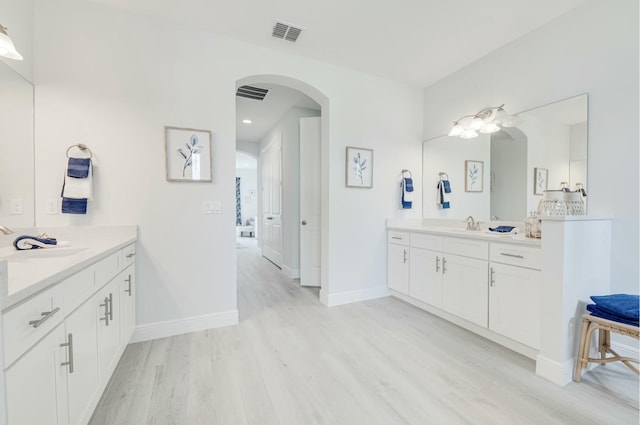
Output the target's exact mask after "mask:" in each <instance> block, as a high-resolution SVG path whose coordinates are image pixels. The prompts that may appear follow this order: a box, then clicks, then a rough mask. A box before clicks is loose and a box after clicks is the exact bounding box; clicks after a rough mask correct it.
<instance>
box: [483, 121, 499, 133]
mask: <svg viewBox="0 0 640 425" xmlns="http://www.w3.org/2000/svg"><path fill="white" fill-rule="evenodd" d="M496 131H500V127H498V126H497V125H495V124H494V123H489V124H485V125H483V126H482V128H481V129H480V133H482V134H490V133H495V132H496Z"/></svg>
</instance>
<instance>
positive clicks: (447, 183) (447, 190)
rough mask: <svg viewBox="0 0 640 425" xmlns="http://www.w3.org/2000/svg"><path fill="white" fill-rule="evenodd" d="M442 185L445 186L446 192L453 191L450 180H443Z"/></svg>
mask: <svg viewBox="0 0 640 425" xmlns="http://www.w3.org/2000/svg"><path fill="white" fill-rule="evenodd" d="M442 185H443V186H444V193H451V184H449V180H442Z"/></svg>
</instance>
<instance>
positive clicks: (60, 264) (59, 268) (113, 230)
mask: <svg viewBox="0 0 640 425" xmlns="http://www.w3.org/2000/svg"><path fill="white" fill-rule="evenodd" d="M38 230H39V233H42V232H43V231H46V233H47V234H48V235H49V236H50V237H52V238H56V239H57V240H58V241H59V242H60V241H67V242H69V244H68V245H66V246H60V247H54V248H42V249H34V250H25V251H18V250H16V249H15V248H14V247H13V246H3V247H0V310H6V309H8V308H11V307H12V306H14V305H16V304H18V303H19V302H21V301H23V300H25V299H27V298H29V297H31V296H33V295H35V294H37V293H39V292H41V291H43V290H45V289H47V288H48V287H50V286H51V285H54V284H56V283H58V282H60V281H62V280H64V279H65V278H67V277H69V276H71V275H73V274H74V273H77V272H78V271H80V270H82V269H84V268H86V267H87V266H89V265H91V264H93V263H95V262H97V261H99V260H101V259H102V258H104V257H107V256H108V255H110V254H112V253H113V252H116V251H118V250H119V249H121V248H123V247H125V246H127V245H129V244H131V243H133V242H135V241H136V239H137V232H138V231H137V227H136V226H100V227H65V228H63V227H60V228H45V229H38ZM20 234H21V233H18V232H16V233H14V234H12V235H9V236H7V237H10V239H11V241H13V240H14V239H15V238H16V237H18V236H20ZM7 237H5V238H7ZM5 265H6V272H7V273H4V267H5Z"/></svg>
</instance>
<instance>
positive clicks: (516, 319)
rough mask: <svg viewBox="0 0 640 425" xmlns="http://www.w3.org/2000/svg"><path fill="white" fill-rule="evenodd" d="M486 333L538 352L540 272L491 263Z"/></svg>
mask: <svg viewBox="0 0 640 425" xmlns="http://www.w3.org/2000/svg"><path fill="white" fill-rule="evenodd" d="M490 279H491V280H490V284H489V285H490V286H489V297H490V298H489V329H491V330H492V331H494V332H497V333H499V334H501V335H504V336H506V337H507V338H511V339H513V340H515V341H518V342H520V343H522V344H525V345H528V346H529V347H532V348H535V349H538V348H539V345H540V272H539V271H538V270H531V269H526V268H523V267H517V266H510V265H506V264H498V263H492V264H491V268H490Z"/></svg>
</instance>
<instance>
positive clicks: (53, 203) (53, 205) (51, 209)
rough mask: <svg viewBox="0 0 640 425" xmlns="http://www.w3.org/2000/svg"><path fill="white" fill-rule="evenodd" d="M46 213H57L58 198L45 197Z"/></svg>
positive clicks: (58, 208) (58, 209)
mask: <svg viewBox="0 0 640 425" xmlns="http://www.w3.org/2000/svg"><path fill="white" fill-rule="evenodd" d="M45 208H46V211H47V214H58V212H59V211H60V207H59V206H58V200H57V199H55V198H51V199H47V204H46V205H45Z"/></svg>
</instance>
